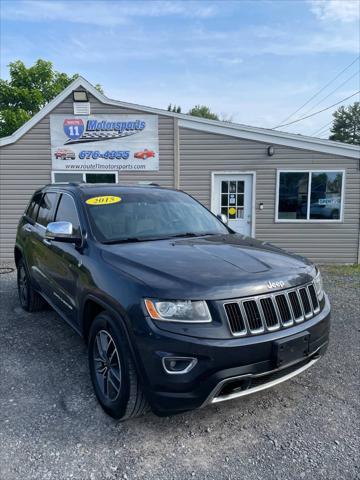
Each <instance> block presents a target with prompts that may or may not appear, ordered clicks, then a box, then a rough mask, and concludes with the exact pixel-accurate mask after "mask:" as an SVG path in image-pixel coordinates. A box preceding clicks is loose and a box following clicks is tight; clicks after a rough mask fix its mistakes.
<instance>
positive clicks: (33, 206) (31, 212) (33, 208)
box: [26, 193, 42, 222]
mask: <svg viewBox="0 0 360 480" xmlns="http://www.w3.org/2000/svg"><path fill="white" fill-rule="evenodd" d="M41 195H42V194H41V193H36V194H35V195H34V196H33V198H32V200H31V202H30V205H29V206H28V209H27V210H26V216H27V217H29V218H31V220H33V221H34V222H35V221H36V217H37V213H38V210H39V205H40V200H41Z"/></svg>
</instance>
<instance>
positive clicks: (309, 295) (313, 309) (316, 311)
mask: <svg viewBox="0 0 360 480" xmlns="http://www.w3.org/2000/svg"><path fill="white" fill-rule="evenodd" d="M311 285H312V287H313V289H314V292H315V296H316V299H317V303H318V306H317V308H315V307H314V302H313V300H312V296H311V294H310V286H311ZM306 290H307V293H308V297H309V298H310V305H312V311H313V313H314V315H317V314H318V313H319V312H320V302H319V299H318V297H317V295H316V290H315V287H314V284H313V283H309V285H306Z"/></svg>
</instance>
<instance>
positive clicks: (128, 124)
mask: <svg viewBox="0 0 360 480" xmlns="http://www.w3.org/2000/svg"><path fill="white" fill-rule="evenodd" d="M50 127H51V149H52V163H53V170H58V171H61V170H65V169H68V168H71V169H72V170H84V169H86V168H88V164H89V160H97V164H96V165H97V167H96V169H97V170H102V169H103V170H109V169H112V170H132V169H134V168H135V169H137V168H138V169H142V170H158V169H159V146H158V143H159V142H158V119H157V116H155V115H139V116H134V115H124V114H121V115H113V114H110V115H96V116H91V115H89V116H72V115H51V117H50Z"/></svg>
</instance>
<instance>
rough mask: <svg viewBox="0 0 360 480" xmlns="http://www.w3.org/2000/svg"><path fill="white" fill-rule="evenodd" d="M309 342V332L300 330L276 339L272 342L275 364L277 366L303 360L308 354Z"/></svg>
mask: <svg viewBox="0 0 360 480" xmlns="http://www.w3.org/2000/svg"><path fill="white" fill-rule="evenodd" d="M309 344H310V333H309V332H301V333H298V334H296V335H292V336H291V337H287V338H282V339H280V340H276V341H275V342H274V357H275V363H276V366H277V367H278V368H279V367H283V366H285V365H287V364H289V363H293V362H296V361H301V360H303V359H304V358H306V357H307V356H308V355H309Z"/></svg>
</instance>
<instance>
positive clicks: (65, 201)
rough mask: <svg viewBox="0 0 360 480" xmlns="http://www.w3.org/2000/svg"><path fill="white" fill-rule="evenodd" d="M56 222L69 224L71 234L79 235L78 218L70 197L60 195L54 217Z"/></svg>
mask: <svg viewBox="0 0 360 480" xmlns="http://www.w3.org/2000/svg"><path fill="white" fill-rule="evenodd" d="M55 221H56V222H71V223H72V226H73V233H75V234H80V222H79V216H78V213H77V210H76V206H75V202H74V199H73V198H72V197H70V195H66V194H64V193H63V194H62V195H61V198H60V202H59V206H58V209H57V212H56V217H55Z"/></svg>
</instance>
